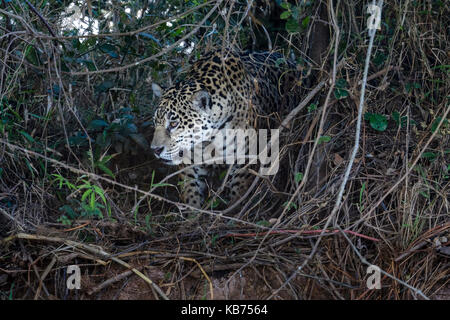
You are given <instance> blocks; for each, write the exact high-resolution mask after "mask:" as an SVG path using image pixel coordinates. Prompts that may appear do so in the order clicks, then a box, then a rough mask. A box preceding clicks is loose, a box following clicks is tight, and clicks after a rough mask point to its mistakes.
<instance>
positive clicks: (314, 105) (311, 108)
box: [308, 103, 317, 112]
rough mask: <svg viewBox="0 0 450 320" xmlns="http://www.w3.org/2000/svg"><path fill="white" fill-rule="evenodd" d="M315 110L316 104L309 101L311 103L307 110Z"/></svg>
mask: <svg viewBox="0 0 450 320" xmlns="http://www.w3.org/2000/svg"><path fill="white" fill-rule="evenodd" d="M315 110H317V104H316V103H311V104H310V105H309V106H308V112H313V111H315Z"/></svg>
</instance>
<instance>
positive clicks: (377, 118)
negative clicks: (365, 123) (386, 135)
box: [369, 113, 388, 131]
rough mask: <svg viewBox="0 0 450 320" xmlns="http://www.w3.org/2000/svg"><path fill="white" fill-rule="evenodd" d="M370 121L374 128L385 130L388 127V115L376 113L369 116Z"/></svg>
mask: <svg viewBox="0 0 450 320" xmlns="http://www.w3.org/2000/svg"><path fill="white" fill-rule="evenodd" d="M369 123H370V126H371V127H372V128H374V129H375V130H377V131H384V130H386V128H387V125H388V121H387V118H386V116H384V115H382V114H377V113H374V114H372V115H371V116H370V118H369Z"/></svg>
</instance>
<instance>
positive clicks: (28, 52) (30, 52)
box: [24, 46, 39, 66]
mask: <svg viewBox="0 0 450 320" xmlns="http://www.w3.org/2000/svg"><path fill="white" fill-rule="evenodd" d="M24 56H25V58H26V59H27V60H28V62H30V63H31V64H33V65H35V66H37V65H39V57H38V54H37V51H36V49H35V48H34V47H33V46H27V47H26V49H25V53H24Z"/></svg>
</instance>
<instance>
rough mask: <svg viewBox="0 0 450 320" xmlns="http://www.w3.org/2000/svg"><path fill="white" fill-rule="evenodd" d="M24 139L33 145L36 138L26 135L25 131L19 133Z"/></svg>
mask: <svg viewBox="0 0 450 320" xmlns="http://www.w3.org/2000/svg"><path fill="white" fill-rule="evenodd" d="M19 132H20V133H21V134H22V135H23V136H24V137H25V139H27V140H28V142H31V143H33V142H34V138H33V137H32V136H30V135H29V134H28V133H26V132H25V131H22V130H21V131H19Z"/></svg>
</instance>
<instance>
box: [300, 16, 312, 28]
mask: <svg viewBox="0 0 450 320" xmlns="http://www.w3.org/2000/svg"><path fill="white" fill-rule="evenodd" d="M310 20H311V17H310V16H307V17H306V18H305V19H303V20H302V28H303V29H306V28H308V24H309V21H310Z"/></svg>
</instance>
